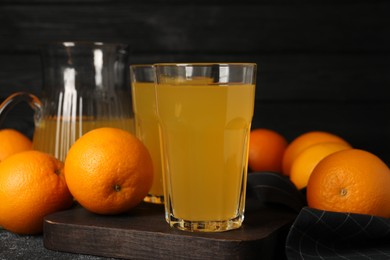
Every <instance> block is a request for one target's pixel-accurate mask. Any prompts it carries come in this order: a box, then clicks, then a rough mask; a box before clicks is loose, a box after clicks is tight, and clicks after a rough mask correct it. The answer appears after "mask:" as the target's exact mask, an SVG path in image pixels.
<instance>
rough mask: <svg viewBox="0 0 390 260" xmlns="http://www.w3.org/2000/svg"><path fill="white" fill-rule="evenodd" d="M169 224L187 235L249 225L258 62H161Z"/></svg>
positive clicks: (159, 96) (160, 94)
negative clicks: (249, 173)
mask: <svg viewBox="0 0 390 260" xmlns="http://www.w3.org/2000/svg"><path fill="white" fill-rule="evenodd" d="M155 71H156V101H157V115H158V120H159V131H160V140H161V143H162V162H163V179H164V185H165V191H164V192H165V193H164V195H165V218H166V221H167V222H168V223H169V224H170V226H172V227H176V228H179V229H181V230H187V231H204V232H218V231H226V230H231V229H236V228H239V227H240V226H241V224H242V221H243V220H244V208H245V192H246V180H247V167H248V166H247V158H248V145H249V143H248V141H249V140H248V139H249V132H250V127H251V122H252V117H253V111H254V98H255V80H256V64H252V63H231V64H214V63H212V64H200V63H195V64H169V63H168V64H155Z"/></svg>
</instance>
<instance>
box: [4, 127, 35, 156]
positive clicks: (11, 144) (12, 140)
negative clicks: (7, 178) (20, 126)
mask: <svg viewBox="0 0 390 260" xmlns="http://www.w3.org/2000/svg"><path fill="white" fill-rule="evenodd" d="M31 149H32V142H31V140H30V139H29V138H28V137H27V136H25V135H24V134H22V133H21V132H19V131H17V130H14V129H9V128H7V129H2V130H0V162H1V161H2V160H4V159H5V158H7V157H8V156H10V155H13V154H16V153H19V152H22V151H27V150H31Z"/></svg>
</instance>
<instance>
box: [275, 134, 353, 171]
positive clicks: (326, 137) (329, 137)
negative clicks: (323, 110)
mask: <svg viewBox="0 0 390 260" xmlns="http://www.w3.org/2000/svg"><path fill="white" fill-rule="evenodd" d="M325 142H332V143H344V144H348V142H347V141H345V140H344V139H343V138H341V137H339V136H337V135H335V134H332V133H328V132H324V131H310V132H306V133H303V134H301V135H299V136H297V137H296V138H295V139H294V140H292V141H291V143H290V144H289V145H288V146H287V148H286V151H285V153H284V155H283V160H282V169H283V174H284V175H287V176H290V171H291V165H292V163H293V161H294V160H295V158H296V157H297V156H298V154H299V153H300V152H302V151H303V150H304V149H305V148H307V147H309V146H311V145H313V144H316V143H325Z"/></svg>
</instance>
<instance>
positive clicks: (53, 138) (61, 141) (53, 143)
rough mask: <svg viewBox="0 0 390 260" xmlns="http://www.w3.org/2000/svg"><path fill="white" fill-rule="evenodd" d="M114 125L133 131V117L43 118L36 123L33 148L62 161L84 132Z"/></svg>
mask: <svg viewBox="0 0 390 260" xmlns="http://www.w3.org/2000/svg"><path fill="white" fill-rule="evenodd" d="M107 126H109V127H116V128H121V129H124V130H127V131H129V132H131V133H134V119H133V118H118V119H107V120H91V119H88V118H80V117H75V118H74V120H69V119H66V118H63V117H50V118H44V119H42V120H40V121H39V122H37V123H36V125H35V131H34V136H33V148H34V149H36V150H40V151H43V152H46V153H49V154H52V155H54V156H55V157H57V158H58V159H60V160H62V161H64V160H65V158H66V155H67V153H68V150H69V148H70V147H71V145H72V144H73V143H74V142H75V141H76V140H77V139H78V138H79V137H81V136H82V135H83V134H85V133H86V132H88V131H90V130H92V129H95V128H99V127H107Z"/></svg>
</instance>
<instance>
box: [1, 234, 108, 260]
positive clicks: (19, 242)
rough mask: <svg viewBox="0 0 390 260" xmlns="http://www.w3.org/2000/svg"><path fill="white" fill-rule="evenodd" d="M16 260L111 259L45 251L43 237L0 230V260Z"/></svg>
mask: <svg viewBox="0 0 390 260" xmlns="http://www.w3.org/2000/svg"><path fill="white" fill-rule="evenodd" d="M8 259H10V260H11V259H12V260H17V259H28V260H33V259H50V260H53V259H56V260H57V259H58V260H65V259H72V260H73V259H76V260H77V259H85V260H100V259H105V260H107V259H113V258H104V257H96V256H91V255H80V254H71V253H65V252H57V251H52V250H49V249H46V248H45V247H44V246H43V236H42V235H38V236H26V235H17V234H14V233H11V232H8V231H6V230H4V229H2V228H0V260H8Z"/></svg>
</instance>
